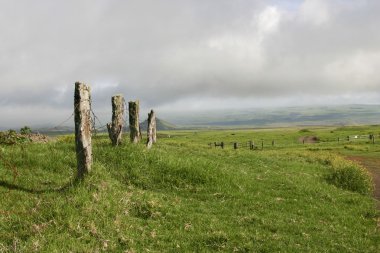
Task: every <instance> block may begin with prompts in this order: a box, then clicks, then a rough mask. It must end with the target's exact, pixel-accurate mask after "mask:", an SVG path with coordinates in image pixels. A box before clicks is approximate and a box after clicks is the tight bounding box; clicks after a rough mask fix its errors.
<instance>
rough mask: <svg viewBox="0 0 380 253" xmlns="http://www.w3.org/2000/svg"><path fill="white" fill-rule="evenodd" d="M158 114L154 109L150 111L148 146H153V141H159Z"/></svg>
mask: <svg viewBox="0 0 380 253" xmlns="http://www.w3.org/2000/svg"><path fill="white" fill-rule="evenodd" d="M156 132H157V130H156V114H155V113H154V111H153V110H151V111H150V113H148V130H147V139H148V140H147V143H146V146H147V148H151V147H152V145H153V143H156V141H157V134H156Z"/></svg>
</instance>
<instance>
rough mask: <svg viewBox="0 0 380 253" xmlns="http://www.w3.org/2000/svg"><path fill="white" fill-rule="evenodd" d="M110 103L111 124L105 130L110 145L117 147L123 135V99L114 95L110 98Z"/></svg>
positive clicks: (121, 96)
mask: <svg viewBox="0 0 380 253" xmlns="http://www.w3.org/2000/svg"><path fill="white" fill-rule="evenodd" d="M111 102H112V122H111V123H108V124H107V129H108V135H109V137H110V139H111V141H112V145H114V146H117V145H119V144H120V142H121V137H122V134H123V119H124V104H125V103H124V97H123V95H115V96H113V97H112V99H111Z"/></svg>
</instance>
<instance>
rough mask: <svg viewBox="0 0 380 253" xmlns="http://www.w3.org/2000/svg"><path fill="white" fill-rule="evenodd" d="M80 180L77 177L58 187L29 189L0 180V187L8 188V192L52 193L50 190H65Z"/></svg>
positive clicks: (80, 180)
mask: <svg viewBox="0 0 380 253" xmlns="http://www.w3.org/2000/svg"><path fill="white" fill-rule="evenodd" d="M82 181H83V179H81V178H78V177H77V178H75V179H74V180H71V181H69V182H68V183H66V184H64V185H63V186H61V187H58V188H47V189H30V188H26V187H24V186H20V185H16V184H14V183H9V182H7V181H4V180H0V187H4V188H7V189H8V190H9V191H8V192H10V191H11V190H16V191H22V192H27V193H31V194H42V193H52V192H66V191H67V190H69V189H70V188H73V187H75V186H76V185H78V184H79V183H80V182H82ZM8 192H7V193H8Z"/></svg>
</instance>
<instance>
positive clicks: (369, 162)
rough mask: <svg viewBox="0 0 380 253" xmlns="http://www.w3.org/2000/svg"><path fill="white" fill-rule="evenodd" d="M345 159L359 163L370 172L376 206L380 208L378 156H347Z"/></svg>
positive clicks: (379, 160)
mask: <svg viewBox="0 0 380 253" xmlns="http://www.w3.org/2000/svg"><path fill="white" fill-rule="evenodd" d="M347 159H348V160H350V161H353V162H356V163H359V164H360V165H362V166H363V167H365V168H366V169H367V170H368V171H369V172H370V174H371V176H372V180H373V183H374V185H375V191H374V197H375V199H377V200H378V201H377V207H378V209H380V158H373V157H363V156H347Z"/></svg>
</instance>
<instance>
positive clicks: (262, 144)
mask: <svg viewBox="0 0 380 253" xmlns="http://www.w3.org/2000/svg"><path fill="white" fill-rule="evenodd" d="M377 139H380V134H379V135H374V134H369V135H350V136H340V137H336V138H334V139H322V140H319V139H307V138H304V139H302V138H301V139H299V140H285V141H278V140H274V139H272V140H271V139H259V140H256V141H254V140H249V141H227V142H226V141H221V142H220V141H219V142H209V143H208V144H207V145H208V146H209V147H210V148H221V149H225V148H232V149H239V148H245V149H250V150H260V149H261V150H262V149H264V148H290V147H299V146H302V145H303V146H307V145H312V144H344V145H347V144H355V143H366V144H376V143H377V141H376V140H377Z"/></svg>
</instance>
